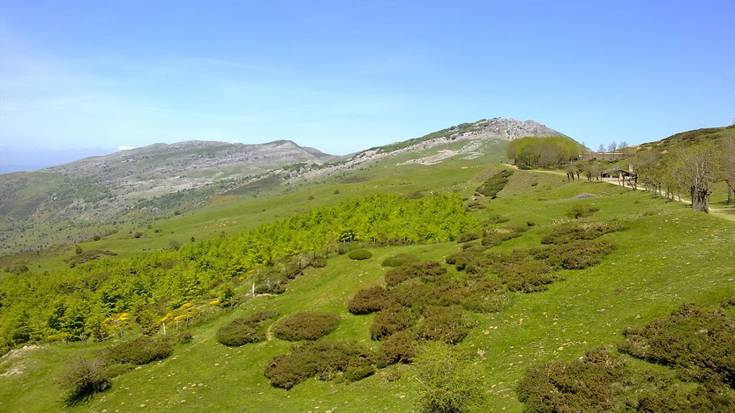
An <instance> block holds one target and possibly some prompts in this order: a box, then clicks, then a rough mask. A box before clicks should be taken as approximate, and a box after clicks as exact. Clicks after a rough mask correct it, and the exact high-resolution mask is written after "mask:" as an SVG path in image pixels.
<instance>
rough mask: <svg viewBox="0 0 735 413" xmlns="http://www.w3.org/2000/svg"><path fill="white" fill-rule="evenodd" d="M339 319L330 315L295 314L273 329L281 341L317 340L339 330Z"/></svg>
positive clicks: (314, 313) (313, 313)
mask: <svg viewBox="0 0 735 413" xmlns="http://www.w3.org/2000/svg"><path fill="white" fill-rule="evenodd" d="M337 324H339V317H338V316H336V315H334V314H329V313H316V312H303V313H297V314H294V315H292V316H290V317H288V318H285V319H284V320H283V321H281V322H279V323H278V324H276V325H275V327H273V333H274V334H275V335H276V337H278V338H280V339H281V340H288V341H299V340H316V339H318V338H320V337H323V336H326V335H327V334H329V333H330V332H332V331H333V330H334V329H335V328H337Z"/></svg>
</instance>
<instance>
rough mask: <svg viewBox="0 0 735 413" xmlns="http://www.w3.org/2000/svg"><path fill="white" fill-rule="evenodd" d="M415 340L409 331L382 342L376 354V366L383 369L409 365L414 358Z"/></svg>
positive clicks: (396, 334)
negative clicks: (402, 364)
mask: <svg viewBox="0 0 735 413" xmlns="http://www.w3.org/2000/svg"><path fill="white" fill-rule="evenodd" d="M416 350H417V347H416V340H415V337H414V334H413V333H411V332H410V331H400V332H398V333H395V334H393V335H391V336H390V337H388V338H386V339H385V340H383V341H382V342H381V344H380V348H379V349H378V353H377V354H376V357H375V358H376V364H377V366H378V367H379V368H383V367H386V366H389V365H391V364H395V363H410V362H411V361H413V358H414V357H416Z"/></svg>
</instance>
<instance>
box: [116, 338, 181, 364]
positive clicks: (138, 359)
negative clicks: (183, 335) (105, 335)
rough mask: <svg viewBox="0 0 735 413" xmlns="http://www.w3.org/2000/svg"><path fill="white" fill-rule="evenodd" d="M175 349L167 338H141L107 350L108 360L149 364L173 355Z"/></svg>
mask: <svg viewBox="0 0 735 413" xmlns="http://www.w3.org/2000/svg"><path fill="white" fill-rule="evenodd" d="M173 351H174V347H173V344H172V343H171V341H170V340H168V339H166V338H154V337H149V336H140V337H138V338H136V339H135V340H131V341H128V342H125V343H120V344H118V345H116V346H113V347H111V348H109V349H108V350H107V356H108V359H110V360H111V361H114V362H117V363H131V364H137V365H142V364H148V363H150V362H153V361H156V360H163V359H165V358H167V357H168V356H170V355H171V353H173Z"/></svg>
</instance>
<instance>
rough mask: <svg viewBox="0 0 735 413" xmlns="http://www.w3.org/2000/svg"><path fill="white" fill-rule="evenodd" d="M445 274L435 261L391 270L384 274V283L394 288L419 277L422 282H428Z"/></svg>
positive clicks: (445, 271) (443, 269)
mask: <svg viewBox="0 0 735 413" xmlns="http://www.w3.org/2000/svg"><path fill="white" fill-rule="evenodd" d="M446 273H447V269H446V268H444V267H442V265H441V264H439V263H438V262H435V261H429V262H424V263H420V264H406V265H402V266H400V267H396V268H393V269H391V270H389V271H388V272H387V273H386V274H385V283H386V284H387V285H388V286H389V287H392V286H396V285H398V284H400V283H402V282H404V281H407V280H410V279H413V278H418V277H421V278H422V279H423V280H426V281H430V280H433V279H436V278H437V277H441V276H443V275H444V274H446Z"/></svg>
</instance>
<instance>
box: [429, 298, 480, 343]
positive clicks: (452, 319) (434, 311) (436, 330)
mask: <svg viewBox="0 0 735 413" xmlns="http://www.w3.org/2000/svg"><path fill="white" fill-rule="evenodd" d="M468 332H469V325H468V323H467V320H465V318H464V314H463V310H462V307H459V306H452V307H429V308H427V309H426V311H425V312H424V319H423V321H422V322H421V325H420V326H419V328H418V336H419V338H421V339H423V340H433V341H443V342H444V343H446V344H457V343H459V342H460V341H462V340H464V338H465V337H466V336H467V333H468Z"/></svg>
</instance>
